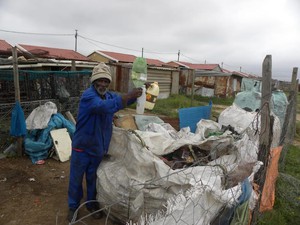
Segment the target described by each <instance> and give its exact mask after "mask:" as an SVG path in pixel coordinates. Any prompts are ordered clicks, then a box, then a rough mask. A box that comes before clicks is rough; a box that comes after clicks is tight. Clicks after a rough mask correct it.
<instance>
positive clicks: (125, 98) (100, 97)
mask: <svg viewBox="0 0 300 225" xmlns="http://www.w3.org/2000/svg"><path fill="white" fill-rule="evenodd" d="M90 81H91V84H92V85H91V86H90V87H89V88H88V89H87V90H85V92H84V93H83V94H82V96H81V99H80V104H79V110H78V116H77V123H76V131H75V133H74V135H73V138H72V155H71V162H70V181H69V190H68V205H69V213H68V220H69V222H71V221H75V220H76V218H77V216H76V215H77V213H76V215H74V214H75V211H76V209H77V208H78V207H79V205H80V201H81V199H82V197H83V188H82V182H83V176H84V174H85V177H86V187H87V199H86V200H87V202H86V207H87V209H88V211H89V212H91V213H92V216H93V217H94V218H96V219H100V218H101V217H102V212H101V211H99V210H100V206H99V203H98V202H97V201H96V180H97V174H96V172H97V168H98V166H99V164H100V162H101V160H102V159H103V156H104V155H106V154H107V151H108V147H109V143H110V140H111V136H112V124H113V117H114V113H116V112H117V111H119V110H120V109H123V108H124V107H126V105H127V104H132V103H134V102H135V101H136V98H137V97H139V96H141V94H142V89H141V88H135V89H133V90H132V91H131V92H129V93H128V94H124V95H119V94H116V93H114V92H110V91H108V86H109V84H110V83H111V81H112V78H111V73H110V68H109V66H107V65H106V64H104V63H100V64H99V65H97V66H96V67H95V68H94V69H93V73H92V76H91V78H90Z"/></svg>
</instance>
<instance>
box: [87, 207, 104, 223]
mask: <svg viewBox="0 0 300 225" xmlns="http://www.w3.org/2000/svg"><path fill="white" fill-rule="evenodd" d="M87 210H88V211H89V212H90V213H91V216H92V217H93V218H94V219H97V220H99V219H101V218H102V217H103V212H102V211H100V207H92V208H87Z"/></svg>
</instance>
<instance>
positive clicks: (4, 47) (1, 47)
mask: <svg viewBox="0 0 300 225" xmlns="http://www.w3.org/2000/svg"><path fill="white" fill-rule="evenodd" d="M11 48H12V46H11V45H10V44H9V43H7V42H6V41H5V40H0V58H8V57H9V56H11V55H12V51H11Z"/></svg>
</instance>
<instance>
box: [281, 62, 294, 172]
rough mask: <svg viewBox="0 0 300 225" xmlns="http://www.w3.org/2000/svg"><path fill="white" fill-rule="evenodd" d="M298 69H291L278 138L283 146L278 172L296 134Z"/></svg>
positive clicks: (282, 166)
mask: <svg viewBox="0 0 300 225" xmlns="http://www.w3.org/2000/svg"><path fill="white" fill-rule="evenodd" d="M297 74H298V68H297V67H294V68H293V74H292V81H291V88H290V90H289V96H288V103H289V104H288V106H287V109H286V112H285V118H284V123H283V126H282V132H281V136H280V143H279V145H283V149H282V152H281V156H280V161H279V166H280V170H282V171H283V170H284V164H285V157H286V154H287V151H288V147H289V145H291V144H292V143H293V141H294V137H295V133H296V116H297V95H298V80H297Z"/></svg>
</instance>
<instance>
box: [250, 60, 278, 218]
mask: <svg viewBox="0 0 300 225" xmlns="http://www.w3.org/2000/svg"><path fill="white" fill-rule="evenodd" d="M271 84H272V56H271V55H267V56H266V57H265V59H264V61H263V69H262V92H261V94H262V98H261V111H260V135H259V148H258V151H259V152H258V161H261V162H263V165H262V166H261V168H260V169H259V170H258V171H257V173H256V174H255V176H254V182H255V183H256V184H258V186H259V198H258V204H257V206H256V208H255V209H254V211H253V215H252V221H251V224H256V221H257V218H258V216H259V203H260V199H261V193H262V190H263V185H264V182H265V178H266V172H267V167H268V160H269V154H270V148H271V142H272V138H273V134H272V122H273V120H271V118H270V112H271V109H270V100H271V95H272V90H271Z"/></svg>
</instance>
